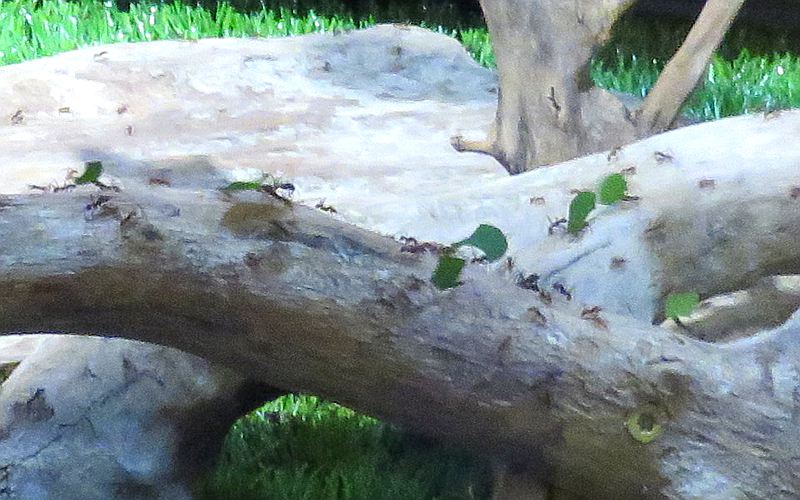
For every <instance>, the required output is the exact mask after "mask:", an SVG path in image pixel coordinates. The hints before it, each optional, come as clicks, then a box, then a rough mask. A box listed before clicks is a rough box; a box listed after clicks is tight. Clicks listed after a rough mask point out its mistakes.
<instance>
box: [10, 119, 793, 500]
mask: <svg viewBox="0 0 800 500" xmlns="http://www.w3.org/2000/svg"><path fill="white" fill-rule="evenodd" d="M759 120H760V118H747V119H741V120H740V122H741V123H740V122H736V121H733V122H732V123H728V122H727V121H725V122H719V123H717V124H708V125H704V126H703V127H702V128H698V130H696V131H692V130H687V132H689V133H692V134H695V135H704V136H707V137H714V136H715V135H716V134H718V133H721V132H722V131H723V130H725V131H726V132H727V134H721V135H727V136H732V135H735V134H734V133H733V131H735V130H736V125H737V124H738V126H739V127H740V128H741V129H742V130H747V131H748V133H751V134H753V135H757V134H758V133H759V131H761V133H766V132H764V130H765V128H767V129H769V130H773V131H774V130H787V129H794V128H796V127H797V124H798V122H799V120H800V116H797V115H787V116H786V118H778V119H773V120H771V121H769V122H766V125H763V124H761V123H759ZM744 124H749V125H744ZM726 125H727V127H726ZM722 127H726V128H724V129H723V128H722ZM686 137H687V136H686V135H685V134H684V135H683V136H681V135H677V134H673V135H672V136H671V137H670V138H664V139H663V140H662V138H661V137H659V138H657V139H659V140H660V142H659V141H653V142H645V143H640V144H636V145H633V146H628V147H627V148H625V150H624V151H623V152H622V153H619V156H618V157H617V159H615V160H614V161H612V162H610V163H608V160H606V159H605V157H590V158H588V159H585V160H582V161H578V162H574V163H572V164H566V165H562V166H561V167H560V168H559V169H557V172H558V175H556V174H554V173H553V172H556V170H546V171H537V172H547V173H549V175H546V176H542V175H539V176H537V175H535V174H536V173H537V172H534V173H530V174H528V175H526V176H523V177H519V178H516V179H514V180H515V181H517V182H515V183H514V184H513V185H512V184H509V183H508V181H507V180H506V179H502V178H499V179H497V180H495V181H492V182H489V183H486V184H485V185H484V186H482V187H481V192H482V193H484V199H487V198H486V197H487V196H488V197H490V198H488V199H495V200H497V203H498V204H500V205H498V206H501V205H504V204H509V205H518V206H519V204H523V206H525V205H527V206H529V207H530V206H531V205H529V204H528V202H527V200H524V199H521V198H524V196H520V195H527V194H529V193H530V192H531V190H532V187H534V186H538V194H541V195H542V196H543V197H544V198H545V199H546V202H547V207H548V209H549V210H555V211H559V210H565V209H566V206H565V201H566V199H565V197H564V195H563V193H564V192H565V189H564V185H565V184H566V185H568V186H569V185H571V186H575V187H577V186H587V185H588V186H591V185H594V184H595V182H596V181H597V179H598V176H600V175H603V172H604V171H609V170H611V171H613V170H614V169H618V168H620V165H619V164H618V163H615V162H619V161H634V162H635V163H636V164H637V165H638V173H637V174H635V176H633V177H632V185H633V190H634V192H635V194H637V195H639V196H640V197H641V198H640V199H639V200H638V201H637V202H630V203H632V204H631V205H630V206H626V207H619V208H616V209H614V208H611V209H607V210H605V211H603V212H601V213H599V214H598V216H597V217H596V219H594V220H593V221H592V225H591V227H590V228H589V229H588V231H587V233H586V234H584V235H583V236H582V237H580V238H577V239H576V238H573V237H570V236H567V235H554V236H547V234H546V226H545V225H544V224H543V225H542V226H543V227H541V228H540V229H541V230H542V231H536V230H535V229H534V228H531V227H530V225H528V232H529V234H528V235H527V236H526V235H525V234H524V233H523V232H522V231H521V228H519V227H515V226H513V225H510V228H509V236H510V238H512V241H513V242H514V245H513V246H512V249H511V255H512V256H513V257H514V258H515V259H516V260H517V261H518V262H519V265H520V266H521V270H525V272H536V273H537V274H539V275H540V280H539V286H540V287H542V289H545V290H552V288H551V287H550V284H552V283H553V282H555V281H558V282H560V283H563V284H565V285H566V286H567V287H568V288H569V289H570V290H571V291H572V299H571V300H567V299H566V297H562V296H560V294H558V293H556V292H552V297H551V298H550V299H549V300H548V299H545V298H544V297H543V296H542V295H540V294H537V293H534V292H532V291H530V290H525V289H521V288H520V287H518V286H516V285H515V283H514V279H513V273H511V274H510V273H508V271H507V270H505V268H504V267H503V266H500V267H498V268H488V269H487V268H486V267H485V266H481V265H473V266H469V269H468V272H467V274H466V276H465V283H464V285H463V286H461V287H459V288H456V289H454V290H451V291H447V292H440V291H438V290H436V289H435V288H433V287H432V285H431V284H430V283H429V281H428V277H429V276H430V274H431V272H432V270H433V267H434V259H433V258H431V257H428V256H424V255H423V256H419V255H413V254H407V253H402V252H400V247H401V245H400V244H399V243H397V242H395V241H394V240H392V239H390V238H386V237H381V236H377V235H375V234H373V233H371V232H369V231H367V230H364V229H357V228H354V227H352V226H349V225H348V224H346V223H345V222H342V221H339V220H336V219H335V218H332V217H331V216H330V215H328V214H326V213H324V212H320V211H315V210H313V209H311V208H305V207H303V206H299V205H292V204H287V203H285V202H283V201H280V200H275V199H271V197H269V196H267V195H258V194H247V193H245V194H243V195H240V196H231V195H224V194H221V193H219V192H218V191H214V190H203V189H202V188H199V187H198V186H186V187H185V188H169V189H155V188H152V187H147V186H146V185H145V184H146V182H147V179H148V176H149V171H148V170H147V168H145V167H144V166H143V167H141V168H140V169H133V170H131V168H130V166H129V167H128V169H127V171H126V175H127V177H126V178H125V186H126V188H125V190H123V191H122V192H120V193H113V194H111V197H112V199H111V200H109V201H108V202H106V204H104V205H103V206H104V209H103V210H102V211H101V213H100V214H98V215H97V216H96V217H93V218H91V220H89V221H87V220H86V218H85V217H84V207H85V205H86V204H87V201H88V200H89V197H90V195H91V191H93V190H94V189H95V188H78V189H74V190H72V191H70V192H59V193H53V194H46V195H41V196H13V197H9V198H8V199H6V200H4V203H3V209H2V211H0V221H2V223H3V225H4V227H6V228H9V229H10V231H8V232H7V233H6V236H5V238H4V239H3V240H2V242H0V255H1V256H2V258H3V260H4V262H5V263H6V265H5V267H4V268H3V270H2V273H0V284H1V285H2V286H0V331H3V332H7V333H9V332H38V331H49V332H53V331H61V332H92V333H94V334H97V335H109V336H124V337H126V338H133V339H138V340H144V341H147V342H155V343H159V344H164V345H169V346H173V347H177V348H179V349H182V350H185V351H187V352H191V353H194V354H197V355H200V356H202V357H204V358H206V359H209V360H211V361H214V362H217V363H220V364H223V365H227V366H230V367H232V368H235V369H237V370H238V371H239V372H240V373H242V374H244V375H246V376H249V377H256V378H258V379H261V380H264V381H268V382H269V383H270V384H274V385H276V386H277V387H280V388H282V389H286V390H302V391H308V392H313V393H316V394H320V395H322V396H325V397H331V398H335V399H337V400H339V401H342V402H343V403H345V404H348V405H351V406H353V407H355V408H358V409H361V410H364V411H367V412H369V413H371V414H374V415H378V416H381V417H383V418H386V419H388V420H390V421H393V422H397V423H400V424H404V425H407V426H409V427H411V428H414V429H417V430H419V431H421V432H425V433H429V434H433V435H437V436H441V437H444V438H446V439H449V440H452V441H455V442H458V443H461V444H466V445H468V446H471V447H473V448H475V449H480V450H481V451H483V452H485V453H491V454H493V455H495V456H497V457H500V459H501V460H502V461H504V462H506V463H513V464H515V466H517V467H523V468H524V467H528V468H530V469H531V470H535V471H537V473H538V474H540V476H541V477H542V478H543V479H544V480H546V481H549V482H552V483H554V484H556V485H558V486H559V487H561V488H565V489H567V490H568V491H571V492H574V493H582V494H586V495H593V496H595V497H596V496H598V495H599V496H603V497H614V498H625V497H630V498H637V497H654V498H656V497H661V496H664V495H666V496H670V497H683V496H703V497H704V498H733V497H737V496H740V495H749V496H755V497H770V496H781V495H783V496H794V495H797V494H798V492H800V481H799V480H798V477H797V474H796V471H797V468H796V464H795V461H796V460H797V459H796V457H797V456H800V449H799V448H800V441H798V440H797V439H796V438H795V435H794V432H795V431H794V429H795V428H796V418H797V415H798V412H797V403H796V401H795V394H796V393H797V391H800V387H799V386H798V379H797V376H796V374H797V370H798V369H800V367H798V363H797V360H798V359H800V352H798V347H797V345H796V342H794V336H795V335H797V333H798V328H800V326H798V325H799V324H798V322H797V319H796V317H792V318H791V319H789V321H787V322H786V323H785V324H783V325H782V326H780V327H779V328H777V329H775V330H772V331H764V332H760V331H759V333H758V334H757V335H755V336H748V337H747V338H745V339H742V340H739V341H735V342H731V343H728V344H724V345H720V344H709V343H704V342H699V341H696V340H694V339H692V338H690V337H689V336H687V335H684V334H682V333H681V334H676V333H674V332H670V331H668V330H666V329H662V328H659V327H654V326H651V321H652V319H653V317H656V316H657V310H658V307H659V303H660V299H661V297H663V295H664V294H665V293H667V292H669V291H673V290H685V289H689V290H694V291H698V292H700V293H701V294H702V295H703V296H711V295H714V294H718V293H723V292H726V291H731V290H736V289H740V288H745V287H747V286H749V285H751V284H753V283H756V282H757V281H758V280H759V279H760V278H761V277H763V276H770V275H774V274H797V273H800V254H799V253H798V249H800V225H799V224H798V221H797V218H796V217H795V215H796V213H797V210H798V199H797V198H798V196H797V195H796V189H797V188H796V187H794V184H793V183H794V173H793V172H794V171H793V167H792V166H791V159H790V158H789V159H781V158H780V157H777V156H776V157H773V158H771V159H770V160H769V161H766V162H762V163H761V168H760V169H759V170H756V169H755V168H752V165H751V163H752V161H751V163H748V162H746V161H745V162H743V164H742V165H740V166H737V165H735V164H734V165H731V164H730V163H728V162H726V161H724V159H718V160H717V162H716V163H711V164H709V163H708V161H709V159H708V158H702V159H698V158H694V157H692V156H686V154H684V155H682V156H677V154H676V156H670V158H671V159H668V160H667V159H665V155H666V153H664V152H663V150H662V148H665V147H666V148H668V150H669V149H671V148H676V149H677V148H678V147H679V146H680V145H681V144H682V141H683V139H685V138H686ZM726 140H735V138H733V139H731V138H726ZM656 153H660V154H656ZM620 158H622V160H620ZM762 161H763V159H762ZM665 162H668V164H665ZM603 163H606V166H605V167H602V166H599V165H603ZM701 163H702V165H703V166H702V170H701V169H699V168H697V165H698V164H701ZM590 165H591V166H592V168H586V167H588V166H590ZM681 172H682V174H681V175H676V174H677V173H681ZM697 175H705V176H711V178H713V180H714V185H713V188H710V187H709V185H710V183H709V182H699V181H697V182H694V183H693V182H692V181H691V179H692V178H693V177H695V176H697ZM701 180H702V179H701ZM687 181H688V182H687ZM562 183H565V184H562ZM566 191H568V190H566ZM453 194H454V193H453V192H450V193H447V196H452V195H453ZM262 196H263V198H262ZM457 197H458V198H459V199H460V200H462V201H461V203H463V204H464V205H465V213H466V214H467V217H472V216H475V215H476V214H480V209H481V207H482V206H483V207H484V209H485V203H484V204H483V205H482V204H481V202H480V201H472V202H470V201H463V200H477V198H476V197H474V195H472V194H471V193H470V190H469V189H464V190H462V191H461V192H457ZM495 197H497V198H495ZM501 200H511V201H501ZM165 204H170V205H174V206H178V207H180V212H181V216H180V217H174V216H170V215H169V214H165V213H164V211H163V210H161V208H160V207H163V206H165ZM476 210H477V212H476ZM528 210H532V212H531V214H529V215H530V217H529V220H537V218H536V215H535V213H536V209H528ZM504 212H505V211H504ZM479 220H480V218H477V219H476V222H477V221H479ZM420 223H421V227H423V226H424V224H422V222H420ZM530 233H533V234H530ZM618 254H619V255H621V256H624V257H625V259H626V261H625V262H624V264H623V265H622V268H621V269H619V270H616V271H605V270H604V271H600V269H610V268H611V266H612V264H613V263H612V260H613V259H612V257H613V256H615V255H618ZM614 273H619V276H617V277H614V276H613V274H614ZM609 276H610V277H609ZM618 280H621V281H622V282H624V283H625V284H626V286H625V287H618V286H615V285H616V281H618ZM591 284H594V287H595V288H594V289H591V286H592V285H591ZM593 305H599V306H601V307H602V308H603V311H602V312H601V313H600V320H597V319H596V318H593V317H591V315H590V316H586V315H585V314H582V311H583V309H584V308H585V307H588V306H593ZM623 312H624V313H625V314H621V313H623ZM412 401H413V404H410V402H412ZM637 412H643V413H646V414H648V415H651V416H653V418H655V419H656V420H657V421H658V422H659V423H660V424H661V425H663V426H664V429H665V431H664V435H663V436H661V437H660V438H659V439H657V440H656V441H655V442H653V443H651V444H648V445H643V444H641V443H638V442H636V441H634V440H633V439H632V438H631V436H629V435H628V434H627V433H626V431H625V425H624V424H625V421H626V419H627V418H628V417H629V416H630V415H631V414H636V413H637Z"/></svg>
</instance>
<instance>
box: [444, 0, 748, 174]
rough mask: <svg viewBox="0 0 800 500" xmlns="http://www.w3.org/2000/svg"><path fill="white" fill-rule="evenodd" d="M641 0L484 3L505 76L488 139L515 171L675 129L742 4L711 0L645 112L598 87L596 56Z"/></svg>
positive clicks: (467, 147) (456, 142) (463, 145)
mask: <svg viewBox="0 0 800 500" xmlns="http://www.w3.org/2000/svg"><path fill="white" fill-rule="evenodd" d="M633 3H634V0H614V1H605V2H597V1H593V0H577V1H571V2H550V1H547V0H482V1H481V7H482V9H483V12H484V16H485V18H486V24H487V26H488V28H489V32H490V34H491V36H492V46H493V48H494V51H495V56H496V60H497V70H498V75H499V78H500V91H499V96H498V109H497V116H496V118H495V122H494V124H493V127H492V129H491V131H490V133H489V136H488V137H487V138H486V139H485V140H483V141H471V140H466V139H464V138H463V137H460V136H456V137H454V138H453V140H452V144H453V147H454V148H455V149H456V150H458V151H473V152H481V153H487V154H490V155H491V156H493V157H494V158H496V159H497V160H498V161H499V162H500V163H501V164H502V165H503V166H504V167H505V168H506V170H508V172H509V173H511V174H518V173H520V172H524V171H526V170H530V169H533V168H537V167H540V166H543V165H551V164H554V163H558V162H562V161H566V160H569V159H571V158H575V157H578V156H581V155H584V154H587V153H594V152H598V151H604V150H608V149H612V148H614V147H616V146H619V145H622V144H627V143H629V142H631V141H632V140H633V139H634V138H636V137H639V138H642V137H647V136H650V135H652V134H654V133H658V132H661V131H663V130H666V129H667V128H669V127H670V126H671V125H672V124H673V123H674V122H675V120H676V118H677V117H678V114H679V111H680V108H681V106H682V105H683V102H684V101H685V100H686V98H687V97H688V96H689V94H690V93H691V91H692V90H693V89H694V87H695V86H696V85H697V83H698V82H699V81H700V78H701V76H702V75H703V73H704V72H705V69H706V67H707V65H708V62H709V61H710V59H711V56H712V54H713V52H714V51H715V50H716V48H717V47H718V46H719V43H720V41H721V40H722V37H723V35H724V34H725V32H726V31H727V29H728V27H729V26H730V23H731V22H732V21H733V18H734V17H735V16H736V13H737V12H738V10H739V8H740V7H741V5H742V3H743V0H736V1H727V0H709V1H708V3H707V4H706V6H705V8H704V9H703V11H702V13H701V15H700V17H699V19H698V22H697V24H696V25H695V26H694V27H693V29H692V31H691V32H690V34H689V36H688V38H687V40H686V42H685V44H684V45H683V46H682V47H681V49H680V50H679V52H678V53H677V54H676V56H675V57H674V58H673V59H672V60H671V61H670V63H669V64H668V65H667V67H666V69H665V71H664V73H663V74H662V76H661V77H660V78H659V80H658V82H657V84H656V86H655V88H654V89H653V91H652V92H651V94H650V95H648V97H647V99H646V101H645V103H644V105H643V107H642V109H641V110H636V111H635V112H634V110H632V109H629V108H627V107H626V106H625V105H624V103H623V102H622V101H621V100H620V99H618V98H617V96H615V95H614V94H613V93H610V92H608V91H606V90H603V89H600V88H597V87H595V86H594V85H593V83H592V81H591V78H590V75H589V64H590V60H591V57H592V55H593V54H594V52H595V51H596V50H597V48H598V47H600V46H601V45H602V44H603V43H605V41H606V40H607V39H608V36H609V33H610V31H611V28H612V27H613V24H614V22H615V21H616V20H617V18H619V16H620V15H621V14H622V13H623V12H624V11H625V10H626V9H627V8H628V7H630V6H631V5H632V4H633Z"/></svg>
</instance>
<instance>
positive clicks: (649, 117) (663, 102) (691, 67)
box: [637, 0, 744, 137]
mask: <svg viewBox="0 0 800 500" xmlns="http://www.w3.org/2000/svg"><path fill="white" fill-rule="evenodd" d="M742 4H744V0H707V1H706V4H705V6H704V7H703V10H702V11H701V12H700V16H699V17H698V18H697V21H696V22H695V24H694V26H692V29H691V30H690V31H689V35H688V36H687V37H686V40H685V41H684V42H683V45H681V48H680V49H678V52H677V53H676V54H675V55H674V56H673V57H672V59H670V61H669V63H667V65H666V67H665V68H664V71H663V72H662V73H661V76H660V77H659V78H658V81H657V82H656V84H655V86H654V87H653V89H652V90H651V91H650V93H649V94H648V96H647V98H646V99H645V101H644V104H643V105H642V108H641V111H640V112H639V116H638V120H637V122H638V123H637V130H638V134H639V137H647V136H649V135H653V134H657V133H659V132H663V131H664V130H667V129H668V128H669V127H670V126H671V125H672V124H673V122H674V121H675V119H676V118H677V117H678V114H679V113H680V110H681V107H682V106H683V103H684V102H685V101H686V98H687V97H688V96H689V94H690V93H691V92H692V91H693V90H694V89H695V87H697V84H698V83H699V82H700V79H701V78H702V77H703V74H705V71H706V69H707V68H708V64H709V62H710V61H711V57H712V55H713V54H714V51H716V50H717V47H719V44H720V43H721V42H722V38H723V37H724V36H725V33H726V32H727V31H728V28H729V27H730V25H731V23H732V22H733V20H734V18H735V17H736V14H737V13H738V12H739V9H740V8H741V7H742Z"/></svg>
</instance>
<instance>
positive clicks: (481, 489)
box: [196, 395, 490, 500]
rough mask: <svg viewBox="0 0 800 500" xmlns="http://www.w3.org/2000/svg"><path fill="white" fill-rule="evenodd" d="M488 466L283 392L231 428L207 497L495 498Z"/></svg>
mask: <svg viewBox="0 0 800 500" xmlns="http://www.w3.org/2000/svg"><path fill="white" fill-rule="evenodd" d="M489 488H490V476H489V473H488V468H487V467H486V465H485V464H483V463H481V462H479V461H478V460H476V459H474V458H472V457H470V456H469V455H467V454H465V453H464V452H459V451H456V450H450V449H446V448H441V447H436V446H431V444H430V443H427V442H425V441H424V440H422V439H419V438H414V437H412V436H409V435H406V434H403V433H401V432H399V431H398V430H396V429H395V428H393V427H391V426H389V425H386V424H384V423H381V422H379V421H377V420H375V419H372V418H369V417H365V416H363V415H359V414H357V413H355V412H353V411H352V410H348V409H346V408H343V407H341V406H339V405H336V404H333V403H325V402H322V401H319V400H318V399H317V398H314V397H310V396H295V395H289V396H284V397H282V398H280V399H278V400H276V401H274V402H272V403H269V404H267V405H266V406H264V407H262V408H260V409H259V410H257V411H255V412H253V413H251V414H250V415H248V416H246V417H244V418H242V419H240V420H239V422H238V423H237V424H236V425H235V426H234V427H233V429H231V432H230V433H229V434H228V437H227V439H226V443H225V448H224V451H223V453H222V456H221V457H220V459H219V463H218V466H217V469H216V470H215V471H214V473H213V474H212V475H211V476H209V477H208V478H207V479H206V480H205V481H203V482H202V483H201V484H200V485H198V487H197V491H196V493H197V495H198V497H200V498H205V499H208V500H211V499H218V498H226V499H254V500H255V499H286V500H295V499H309V500H316V499H341V500H347V499H352V500H360V499H364V500H366V499H375V500H425V499H433V498H438V499H448V498H451V499H470V498H488V497H489Z"/></svg>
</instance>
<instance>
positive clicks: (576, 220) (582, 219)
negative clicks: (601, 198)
mask: <svg viewBox="0 0 800 500" xmlns="http://www.w3.org/2000/svg"><path fill="white" fill-rule="evenodd" d="M596 201H597V195H595V194H594V193H590V192H588V191H582V192H580V193H578V194H577V195H576V196H575V198H573V199H572V202H571V203H570V204H569V219H568V220H567V231H569V232H570V233H572V234H577V233H578V232H580V231H581V229H583V228H584V227H586V218H587V217H588V216H589V213H591V211H592V210H594V207H595V203H596Z"/></svg>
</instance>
